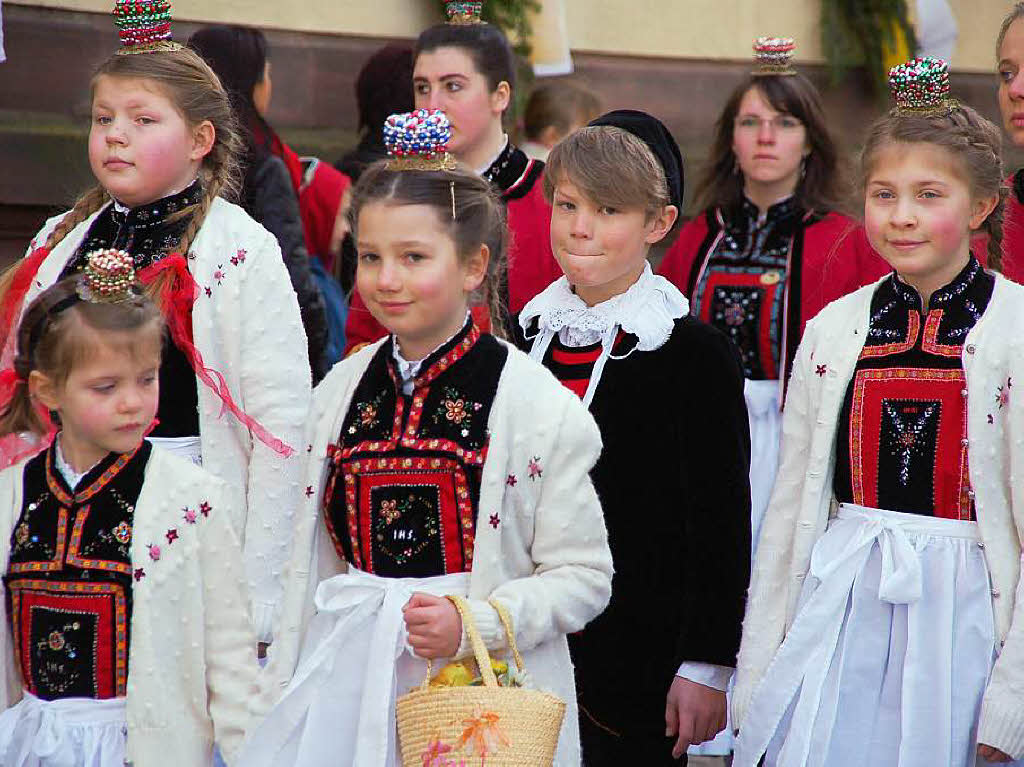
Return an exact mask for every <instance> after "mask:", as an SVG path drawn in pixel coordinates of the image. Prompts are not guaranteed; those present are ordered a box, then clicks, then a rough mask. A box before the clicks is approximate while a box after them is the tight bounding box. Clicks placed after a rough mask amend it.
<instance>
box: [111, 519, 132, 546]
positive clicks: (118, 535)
mask: <svg viewBox="0 0 1024 767" xmlns="http://www.w3.org/2000/svg"><path fill="white" fill-rule="evenodd" d="M110 532H111V533H113V535H114V538H115V539H116V540H117V542H118V543H128V542H129V541H130V540H131V539H132V526H131V525H129V524H128V523H127V522H122V523H121V524H119V525H118V526H117V527H115V528H114V529H113V530H111V531H110Z"/></svg>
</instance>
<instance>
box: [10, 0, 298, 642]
mask: <svg viewBox="0 0 1024 767" xmlns="http://www.w3.org/2000/svg"><path fill="white" fill-rule="evenodd" d="M137 5H138V4H137V3H135V2H134V0H131V1H130V2H126V3H119V4H118V6H117V10H116V11H115V13H116V14H118V16H117V18H118V20H119V23H120V24H121V26H122V38H123V40H124V41H125V42H126V43H127V45H126V47H125V48H123V49H122V50H121V51H120V52H119V53H118V54H117V55H114V56H112V57H111V58H110V59H109V60H107V61H106V62H105V63H104V64H103V65H102V66H100V68H99V69H98V70H97V72H96V74H95V76H94V77H93V81H92V128H91V131H90V134H89V161H90V165H91V166H92V170H93V173H94V174H95V175H96V179H97V182H98V184H97V186H96V187H94V188H93V189H91V190H90V191H89V192H87V193H86V194H85V195H84V196H83V197H82V198H81V199H79V201H78V202H77V203H76V204H75V207H74V208H73V209H72V210H71V211H70V212H68V213H66V214H64V215H62V216H58V217H56V218H54V219H51V220H50V221H48V222H47V223H46V225H45V226H44V227H43V229H42V231H40V233H39V234H38V235H37V237H36V239H35V241H34V243H33V246H32V247H31V248H30V251H29V255H28V257H27V258H26V259H25V260H24V261H23V262H22V263H21V264H19V265H18V266H17V268H16V270H15V271H14V273H13V279H11V280H9V284H8V287H9V289H8V291H7V293H6V295H5V296H4V299H3V302H2V304H0V323H2V324H3V327H5V328H9V327H11V325H12V324H13V323H14V322H16V321H17V317H18V315H19V314H20V312H21V310H22V307H23V305H26V304H27V303H29V302H31V301H32V299H33V298H35V296H36V295H38V294H39V292H40V291H41V290H43V289H44V288H46V287H48V286H49V285H52V284H53V283H54V282H56V281H58V280H59V279H61V278H63V277H68V276H72V275H74V274H77V273H78V272H79V271H80V270H81V269H82V267H83V266H84V265H85V254H87V253H89V252H91V251H93V250H96V249H98V248H118V249H122V250H125V251H127V252H128V253H130V254H131V255H132V256H133V258H134V260H135V266H136V268H137V269H139V270H140V279H141V280H142V281H143V282H144V283H145V284H147V286H148V289H149V290H150V292H152V293H154V294H155V295H158V296H159V298H160V301H161V303H162V307H163V310H164V313H165V316H166V318H167V323H168V327H169V330H170V334H169V335H170V340H169V341H168V342H167V343H166V349H165V354H164V359H163V362H162V363H161V366H160V383H161V387H160V404H159V409H158V411H157V418H158V423H157V425H156V427H155V428H154V429H153V431H152V433H151V435H150V438H151V440H152V441H153V442H154V443H156V444H157V445H159V446H160V447H162V448H167V449H171V450H174V451H176V452H178V453H180V454H182V455H185V456H187V457H189V458H190V459H192V460H194V461H196V462H197V463H198V462H200V461H201V462H202V464H203V466H204V467H205V468H206V469H208V470H209V471H210V472H211V473H212V474H214V475H215V476H218V477H220V478H221V479H223V480H225V482H227V483H228V485H229V487H230V488H231V489H232V492H233V493H235V494H236V496H237V497H236V498H234V499H233V503H232V508H233V509H235V510H237V512H238V514H239V517H238V523H239V526H240V530H239V535H240V537H241V538H242V540H243V543H244V546H245V557H246V572H247V574H248V582H249V588H250V592H251V596H252V613H253V620H254V625H255V627H256V630H257V633H258V635H259V638H260V640H261V641H264V642H266V641H270V639H271V628H270V623H271V615H272V612H273V606H274V603H275V602H276V600H277V599H278V597H279V593H280V585H279V578H280V573H281V567H282V566H283V563H284V560H285V559H286V557H287V552H288V540H289V535H290V530H291V523H290V518H289V515H290V512H289V510H290V509H291V508H292V505H293V504H292V499H294V498H298V497H299V495H300V494H299V490H298V483H299V478H300V474H301V465H300V460H299V459H298V458H289V457H288V456H289V455H290V454H291V453H292V451H293V448H294V449H298V448H299V447H300V441H301V439H302V431H301V423H302V421H303V420H304V419H305V416H306V413H307V412H308V408H309V386H310V377H309V364H308V360H307V352H306V340H305V337H304V334H303V331H302V323H301V321H300V317H299V309H298V305H297V302H296V298H295V294H294V292H293V291H292V289H291V287H290V283H289V280H288V275H287V272H286V271H285V267H284V265H283V263H282V261H281V254H280V250H279V248H278V245H277V242H276V241H275V240H274V238H273V236H272V235H270V234H269V233H268V232H267V231H266V230H265V229H263V228H262V227H261V226H259V225H258V224H257V223H256V222H254V221H253V220H252V219H251V218H250V217H249V216H248V215H246V213H245V212H244V211H243V210H242V209H241V208H239V207H237V206H235V205H233V204H231V203H229V202H227V201H226V200H224V199H223V198H222V197H221V194H222V193H225V194H226V193H229V192H231V191H232V190H233V189H234V187H235V183H236V178H235V164H236V154H237V148H238V146H239V140H238V137H237V133H236V130H235V126H234V122H233V120H232V115H231V107H230V103H229V100H228V96H227V94H226V93H225V92H224V89H223V88H222V87H221V86H220V83H219V81H218V80H217V77H216V75H214V74H213V72H212V71H211V70H210V68H209V67H208V66H207V65H206V64H205V63H204V62H203V60H202V59H201V58H199V56H198V55H197V54H196V53H194V52H193V51H191V50H188V49H184V48H182V47H181V46H178V45H177V44H176V43H172V42H170V41H169V40H160V41H158V42H150V43H148V44H145V43H143V44H139V43H138V41H139V40H140V39H143V40H144V39H148V38H146V35H147V34H148V32H147V30H145V29H139V28H136V27H132V26H130V24H129V22H125V21H123V18H124V16H125V14H127V13H129V11H130V12H132V13H134V11H135V9H136V7H137ZM142 5H143V6H145V7H147V8H152V9H154V10H153V13H154V14H155V13H157V11H158V10H159V7H160V6H161V3H159V2H155V3H153V4H148V3H143V4H142ZM163 6H166V4H165V3H164V4H163ZM134 18H135V19H136V21H135V22H134V23H136V24H140V23H143V22H144V21H145V17H144V15H142V16H139V15H136V16H134ZM166 34H167V35H169V34H170V33H169V32H166ZM12 341H13V336H11V334H10V333H8V334H7V344H6V350H7V354H8V357H7V359H9V355H10V348H11V345H12ZM302 447H303V448H304V444H303V445H302Z"/></svg>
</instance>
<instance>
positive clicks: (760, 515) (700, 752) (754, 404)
mask: <svg viewBox="0 0 1024 767" xmlns="http://www.w3.org/2000/svg"><path fill="white" fill-rule="evenodd" d="M743 398H744V399H745V400H746V403H747V420H748V421H749V423H750V544H751V561H753V552H754V551H756V550H757V539H758V535H759V534H760V532H761V520H762V519H764V513H765V511H766V510H767V509H768V500H769V499H770V498H771V495H772V488H773V487H774V486H775V474H776V473H777V472H778V470H779V443H780V441H781V439H782V410H781V409H780V407H779V382H778V381H774V380H767V381H751V380H750V379H749V378H748V379H747V380H746V381H745V382H744V384H743ZM729 691H730V692H732V682H731V681H730V683H729ZM730 708H731V706H730ZM732 749H733V735H732V721H731V720H729V722H728V724H727V725H726V728H725V729H724V730H722V731H721V732H720V733H718V736H717V737H716V738H715V739H714V740H709V741H708V742H707V743H701V744H700V745H699V746H690V748H689V749H687V753H688V754H690V755H691V756H722V755H725V754H731V753H732Z"/></svg>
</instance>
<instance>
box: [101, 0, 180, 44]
mask: <svg viewBox="0 0 1024 767" xmlns="http://www.w3.org/2000/svg"><path fill="white" fill-rule="evenodd" d="M114 24H115V26H117V34H118V35H119V36H120V38H121V49H120V50H119V51H118V52H117V53H118V55H120V56H130V55H133V54H136V53H153V52H155V51H177V50H181V48H182V46H181V45H180V44H179V43H176V42H174V41H173V40H171V4H170V2H168V0H114Z"/></svg>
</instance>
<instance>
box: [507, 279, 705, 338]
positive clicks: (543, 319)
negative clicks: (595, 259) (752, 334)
mask: <svg viewBox="0 0 1024 767" xmlns="http://www.w3.org/2000/svg"><path fill="white" fill-rule="evenodd" d="M689 311H690V302H689V301H687V300H686V296H684V295H683V294H682V293H680V292H679V289H678V288H676V286H675V285H673V284H672V283H671V282H669V281H668V280H666V279H665V278H664V277H661V276H659V275H656V274H654V272H653V271H652V270H651V265H650V264H649V263H648V264H645V265H644V271H643V272H642V273H641V275H640V277H639V279H638V280H637V281H636V282H634V283H633V284H632V285H631V286H630V288H629V290H627V291H625V292H624V293H620V294H619V295H617V296H614V297H613V298H610V299H608V300H607V301H604V302H602V303H600V304H596V305H594V306H587V305H586V304H585V303H584V302H583V300H582V299H581V298H580V297H579V296H578V295H576V294H575V293H574V292H573V290H572V286H571V285H570V284H569V280H568V278H566V277H565V276H562V277H560V278H559V279H557V280H555V281H554V282H553V283H551V284H550V285H548V287H547V288H545V289H544V290H543V291H541V292H540V293H539V294H538V295H537V296H535V297H534V298H533V299H532V300H531V301H530V302H529V303H527V304H526V306H525V307H523V310H522V312H521V313H520V315H519V324H520V326H521V327H522V328H523V330H524V331H527V330H528V329H529V327H530V325H531V324H532V323H533V321H534V320H537V322H538V324H539V330H540V332H541V333H544V332H545V331H550V332H552V333H558V332H559V331H561V330H562V329H563V328H569V329H572V330H576V331H580V332H583V333H587V334H594V335H597V336H600V337H604V336H606V335H608V334H609V332H610V331H611V330H612V329H613V328H621V329H622V330H623V331H624V332H626V333H630V334H631V335H634V336H636V338H637V345H636V349H637V350H639V351H651V350H653V349H657V348H658V347H660V346H662V345H663V344H664V343H665V342H666V341H668V339H669V336H671V335H672V329H673V327H674V326H675V321H676V320H677V319H679V318H680V317H683V316H684V315H686V314H687V313H688V312H689Z"/></svg>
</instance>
